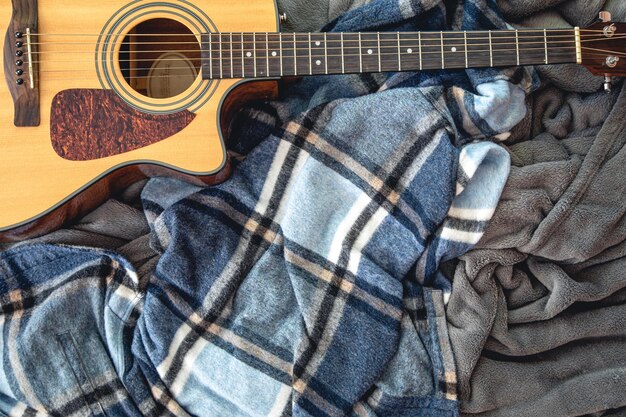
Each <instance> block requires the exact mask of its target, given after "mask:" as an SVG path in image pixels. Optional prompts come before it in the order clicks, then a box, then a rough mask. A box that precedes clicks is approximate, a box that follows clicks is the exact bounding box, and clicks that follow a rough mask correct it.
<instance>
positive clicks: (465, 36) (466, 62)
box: [463, 30, 469, 68]
mask: <svg viewBox="0 0 626 417" xmlns="http://www.w3.org/2000/svg"><path fill="white" fill-rule="evenodd" d="M463 43H464V46H465V68H469V60H468V59H467V31H466V30H464V31H463Z"/></svg>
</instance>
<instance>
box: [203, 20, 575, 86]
mask: <svg viewBox="0 0 626 417" xmlns="http://www.w3.org/2000/svg"><path fill="white" fill-rule="evenodd" d="M578 33H579V32H578V29H577V28H574V29H539V30H537V29H535V30H493V31H454V32H453V31H444V32H380V33H378V32H361V33H345V32H344V33H324V32H321V33H320V32H317V33H239V32H238V33H208V34H203V35H202V38H201V41H202V43H201V44H202V77H203V78H204V79H215V78H265V77H281V76H304V75H320V74H349V73H363V72H388V71H421V70H435V69H455V68H481V67H507V66H516V65H545V64H562V63H575V62H579V61H580V58H579V53H580V41H579V39H580V37H579V35H578Z"/></svg>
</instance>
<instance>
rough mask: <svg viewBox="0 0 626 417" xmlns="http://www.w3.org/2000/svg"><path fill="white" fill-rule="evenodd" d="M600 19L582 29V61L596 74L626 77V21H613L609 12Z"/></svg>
mask: <svg viewBox="0 0 626 417" xmlns="http://www.w3.org/2000/svg"><path fill="white" fill-rule="evenodd" d="M600 19H601V21H600V22H597V23H594V24H592V25H591V26H589V27H587V28H585V29H580V46H581V58H582V62H581V63H582V65H584V66H585V67H587V69H588V70H589V71H591V72H592V73H593V74H595V75H604V76H606V77H611V76H618V77H626V23H618V22H611V14H610V13H608V12H602V13H600ZM608 81H609V82H610V78H609V79H608Z"/></svg>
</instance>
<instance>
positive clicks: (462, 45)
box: [32, 35, 626, 55]
mask: <svg viewBox="0 0 626 417" xmlns="http://www.w3.org/2000/svg"><path fill="white" fill-rule="evenodd" d="M475 39H476V38H474V39H471V40H475ZM497 39H505V38H494V40H497ZM512 39H515V38H512ZM604 39H605V38H596V39H584V40H581V42H583V43H588V42H596V41H600V40H604ZM613 39H626V35H623V36H616V37H614V38H613ZM451 40H452V39H451ZM454 40H460V39H454ZM506 40H508V38H507V39H506ZM388 41H389V42H394V41H393V40H392V39H389V40H388ZM403 41H405V39H402V40H401V41H400V44H401V47H402V48H407V47H413V48H415V47H417V46H419V45H407V44H404V45H402V42H403ZM426 41H432V42H434V43H433V44H432V45H428V44H425V42H426ZM444 41H445V39H444ZM575 41H576V40H575V39H571V36H567V39H566V40H565V39H564V40H558V41H555V40H552V39H551V40H548V42H547V43H548V44H555V43H572V42H575ZM260 42H264V41H260ZM269 42H270V43H282V44H283V45H284V44H285V43H287V44H289V43H293V41H282V42H281V41H278V40H277V41H269ZM365 42H367V40H363V41H362V43H365ZM370 42H374V43H375V42H376V40H371V41H370ZM380 42H381V43H382V42H383V39H381V40H380ZM228 43H230V44H231V48H230V49H224V48H223V49H222V51H231V50H232V51H241V48H232V45H244V44H247V43H250V42H246V41H243V42H241V41H233V42H227V44H228ZM296 43H307V45H308V41H296ZM122 44H123V45H128V43H126V42H122ZM153 44H158V43H153ZM208 44H211V45H220V43H219V42H202V43H201V44H199V43H194V45H196V46H198V47H200V45H208ZM221 44H222V46H225V45H224V42H222V43H221ZM357 44H358V41H357ZM538 44H541V45H544V44H546V42H545V41H541V42H540V41H536V42H535V41H531V42H519V41H518V42H492V44H489V43H468V44H467V46H468V47H469V46H490V45H493V46H503V45H506V46H508V45H538ZM137 45H146V44H142V43H137ZM397 45H398V41H397V40H396V41H395V43H394V44H390V45H385V46H382V47H381V49H382V48H396V47H397ZM465 45H466V44H465V43H459V44H450V43H447V44H445V45H444V46H445V47H446V48H457V47H460V48H464V47H465ZM274 46H276V48H269V49H265V48H257V50H260V51H265V50H268V51H273V50H274V49H278V45H274ZM440 46H441V38H439V39H422V47H423V48H429V47H430V48H440ZM548 46H549V47H551V46H550V45H548ZM327 47H328V48H340V46H331V45H328V44H327ZM344 48H358V46H345V42H344ZM366 48H367V46H365V47H362V48H361V49H366ZM245 49H250V48H245ZM294 49H296V50H302V49H307V50H308V49H309V48H308V46H307V47H306V48H300V47H297V46H296V47H295V48H285V47H284V46H283V51H293V50H294ZM310 49H311V50H315V51H318V50H324V47H323V46H321V47H318V46H315V47H311V48H310ZM374 49H377V48H374ZM492 49H493V48H492ZM496 50H497V49H494V51H496ZM216 51H219V49H216ZM164 52H180V53H182V52H190V53H194V52H195V53H200V52H202V51H201V49H200V48H196V49H168V50H161V51H158V50H146V51H133V52H132V53H164ZM451 52H456V51H451ZM51 53H61V54H93V53H94V51H93V50H91V51H57V50H50V51H34V52H32V54H33V55H42V54H51ZM128 53H130V52H128Z"/></svg>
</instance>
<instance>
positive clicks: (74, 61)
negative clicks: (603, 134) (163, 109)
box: [24, 45, 586, 64]
mask: <svg viewBox="0 0 626 417" xmlns="http://www.w3.org/2000/svg"><path fill="white" fill-rule="evenodd" d="M417 47H418V46H417V45H415V46H414V48H417ZM422 48H424V46H423V45H422ZM575 48H576V46H575V45H571V46H559V47H557V48H553V49H551V50H549V52H550V53H556V52H557V51H558V50H559V49H574V50H575ZM584 48H586V47H584ZM322 49H323V48H322ZM362 49H365V48H362ZM233 51H234V52H239V51H240V50H233ZM258 51H265V50H264V49H263V50H259V49H257V52H258ZM296 51H307V52H308V48H303V49H297V50H296ZM490 51H491V52H494V53H496V52H513V51H517V49H495V50H494V49H492V50H489V49H476V50H469V49H468V53H469V52H471V53H483V52H487V53H488V52H490ZM530 51H541V52H542V53H544V52H545V48H520V52H530ZM91 53H92V54H93V52H91ZM464 53H465V51H464V50H462V51H455V52H452V51H444V53H443V55H444V56H445V55H447V54H449V55H451V54H463V55H464ZM268 55H270V56H269V58H270V59H272V60H277V59H279V58H281V57H280V56H278V55H276V56H271V54H268ZM311 55H312V56H316V57H319V58H322V57H323V56H326V57H329V58H336V57H344V58H352V57H358V56H361V57H364V58H366V57H377V56H379V55H380V56H396V57H397V56H398V53H397V52H382V53H377V54H375V55H374V54H373V53H372V54H362V53H361V54H343V55H341V54H339V55H326V54H319V55H314V54H311ZM401 55H410V56H419V54H418V53H417V52H416V51H413V52H411V53H409V52H402V53H401ZM421 55H422V56H424V55H436V56H437V57H440V56H441V55H442V54H441V50H438V51H422V53H421ZM303 56H305V55H300V57H303ZM306 56H307V57H308V54H307V55H306ZM233 57H234V56H233ZM237 58H241V55H238V56H237ZM249 58H252V57H249ZM256 58H257V59H260V58H263V59H265V55H257V57H256ZM283 58H284V57H283ZM291 58H293V56H291ZM221 59H222V61H224V60H228V59H230V55H228V56H224V57H221ZM436 59H437V58H436ZM440 59H441V58H439V60H440ZM192 60H193V59H192ZM196 60H200V61H214V62H219V59H216V58H215V57H214V58H196ZM153 61H156V59H150V58H140V59H117V60H115V62H153ZM160 61H180V59H175V58H164V59H162V60H160ZM28 62H29V61H24V63H28ZM31 62H32V63H33V64H41V63H59V62H63V63H70V64H72V63H77V62H80V63H91V62H100V63H102V62H106V60H102V59H101V60H71V61H69V62H68V61H67V60H45V61H41V60H40V61H31Z"/></svg>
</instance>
